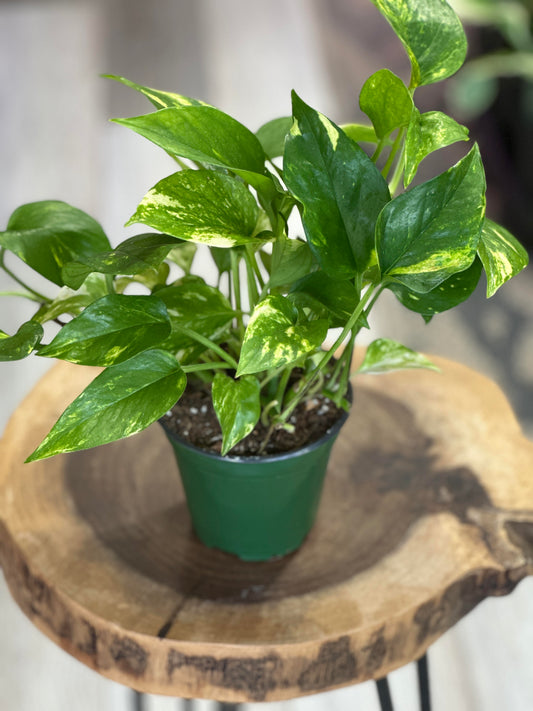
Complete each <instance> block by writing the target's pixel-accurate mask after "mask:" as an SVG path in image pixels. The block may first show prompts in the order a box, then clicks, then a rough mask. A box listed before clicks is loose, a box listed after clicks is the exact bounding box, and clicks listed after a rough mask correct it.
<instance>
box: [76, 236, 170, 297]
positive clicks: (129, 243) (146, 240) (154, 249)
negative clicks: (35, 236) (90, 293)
mask: <svg viewBox="0 0 533 711" xmlns="http://www.w3.org/2000/svg"><path fill="white" fill-rule="evenodd" d="M176 244H179V243H177V240H176V239H175V238H174V237H170V236H169V235H158V234H153V233H146V234H142V235H135V237H130V238H129V239H127V240H124V242H121V243H120V244H119V245H118V246H117V247H116V248H115V249H113V250H111V251H108V252H102V253H100V254H95V255H94V256H88V257H85V258H83V259H80V260H79V261H77V262H69V263H68V264H65V266H64V267H63V269H62V276H63V280H64V282H65V284H67V285H68V286H70V287H71V288H72V289H78V288H79V287H80V286H81V285H82V284H83V282H84V281H85V279H86V278H87V276H88V275H89V274H91V273H93V272H98V273H100V274H128V275H131V274H141V273H142V272H145V271H146V270H147V269H154V268H157V267H159V265H160V264H161V262H162V261H163V260H164V259H165V257H166V256H167V254H168V253H169V252H170V250H171V249H172V248H173V247H176Z"/></svg>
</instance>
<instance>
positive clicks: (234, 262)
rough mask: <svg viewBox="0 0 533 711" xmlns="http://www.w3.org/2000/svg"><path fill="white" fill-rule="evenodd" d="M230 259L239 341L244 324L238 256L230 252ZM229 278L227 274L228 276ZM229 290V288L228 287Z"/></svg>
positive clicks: (242, 333)
mask: <svg viewBox="0 0 533 711" xmlns="http://www.w3.org/2000/svg"><path fill="white" fill-rule="evenodd" d="M230 259H231V279H230V282H231V284H232V286H233V296H234V301H235V311H236V312H237V328H238V331H239V336H240V340H241V341H242V339H243V337H244V322H243V320H242V302H241V282H240V274H239V255H238V254H237V252H235V251H234V250H231V251H230ZM228 277H229V274H228ZM230 288H231V287H230Z"/></svg>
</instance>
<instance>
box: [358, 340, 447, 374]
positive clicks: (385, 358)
mask: <svg viewBox="0 0 533 711" xmlns="http://www.w3.org/2000/svg"><path fill="white" fill-rule="evenodd" d="M405 368H429V369H430V370H437V371H438V370H439V368H437V366H436V365H434V364H433V363H432V362H431V361H430V360H429V359H428V358H426V356H424V355H422V353H417V352H416V351H412V350H411V349H410V348H406V347H405V346H402V344H401V343H398V342H397V341H391V340H390V339H388V338H378V339H377V340H376V341H373V342H372V343H371V344H370V345H369V346H368V348H367V351H366V354H365V357H364V360H363V362H362V364H361V366H360V367H359V368H358V370H357V372H358V373H368V374H378V373H388V372H389V371H391V370H403V369H405Z"/></svg>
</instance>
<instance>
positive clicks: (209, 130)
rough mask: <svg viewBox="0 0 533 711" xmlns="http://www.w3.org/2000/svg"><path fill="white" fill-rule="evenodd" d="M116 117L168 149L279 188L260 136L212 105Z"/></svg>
mask: <svg viewBox="0 0 533 711" xmlns="http://www.w3.org/2000/svg"><path fill="white" fill-rule="evenodd" d="M113 120H114V121H115V123H119V124H121V125H122V126H126V127H128V128H131V129H132V130H133V131H135V132H136V133H138V134H140V135H141V136H144V138H147V139H148V140H149V141H152V143H155V144H156V145H157V146H159V147H160V148H163V149H164V150H165V151H167V152H168V153H171V154H173V155H177V156H180V157H182V158H189V159H190V160H193V161H199V162H200V163H207V164H208V165H214V166H219V167H221V168H229V169H230V170H232V171H233V172H234V173H237V174H238V175H239V176H240V177H241V178H242V179H243V180H245V181H246V182H248V183H250V185H253V186H254V187H255V188H257V189H258V190H261V191H263V192H265V193H267V194H274V193H275V192H276V187H275V185H274V183H273V181H272V178H271V177H270V176H269V175H266V174H265V153H264V151H263V148H262V146H261V143H260V142H259V139H258V138H257V136H255V135H254V134H253V133H252V132H251V131H250V130H248V129H247V128H246V127H245V126H243V125H242V124H241V123H239V122H238V121H236V120H235V119H234V118H232V117H231V116H228V114H225V113H223V112H222V111H219V110H218V109H215V108H213V107H212V106H181V107H171V108H166V109H160V110H159V111H154V112H153V113H151V114H146V115H144V116H136V117H133V118H124V119H113Z"/></svg>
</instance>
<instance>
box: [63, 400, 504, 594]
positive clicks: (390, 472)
mask: <svg viewBox="0 0 533 711" xmlns="http://www.w3.org/2000/svg"><path fill="white" fill-rule="evenodd" d="M368 427H370V428H371V429H372V440H371V441H368V440H367V437H366V432H367V428H368ZM387 443H388V444H387ZM157 444H159V440H158V442H157ZM157 444H156V442H149V443H147V444H146V447H149V448H150V452H151V455H150V457H149V458H148V459H147V458H146V457H145V456H143V454H142V450H141V451H140V452H139V453H138V454H139V456H136V457H132V456H131V453H130V455H129V456H124V450H125V448H126V447H128V448H130V452H131V447H132V445H134V442H133V441H131V440H130V441H128V442H127V443H117V444H115V445H112V446H109V447H105V448H100V449H99V450H93V451H90V452H84V453H78V454H77V455H75V456H70V457H69V458H68V461H67V465H66V483H67V487H68V490H69V491H70V493H71V495H72V498H73V500H74V502H75V504H76V506H77V509H78V511H79V513H80V515H81V516H82V517H83V518H84V519H85V521H86V522H87V523H88V524H89V525H90V526H91V527H92V529H93V530H94V532H95V533H96V535H97V536H98V537H99V538H100V539H101V540H102V542H103V543H104V545H105V546H106V548H110V549H111V550H113V551H114V552H115V553H116V555H118V556H119V557H120V558H121V559H122V560H123V561H124V562H125V563H127V565H129V566H131V567H132V568H134V569H135V570H136V571H137V572H140V573H142V574H143V575H145V576H147V577H148V578H150V579H151V580H154V581H157V582H158V583H162V584H164V585H167V586H168V587H169V588H171V589H172V590H174V591H176V592H178V593H181V594H185V595H186V596H188V597H197V598H201V599H208V600H216V601H226V602H235V601H243V602H250V603H253V602H263V601H265V600H276V599H281V598H286V597H288V596H291V595H302V594H305V593H308V592H313V591H315V590H320V589H321V588H324V587H328V586H331V585H336V584H338V583H341V582H343V581H345V580H346V579H349V578H352V577H353V576H354V575H356V574H358V573H360V572H362V571H364V570H366V569H368V568H370V567H372V566H374V565H376V564H377V563H378V562H379V561H380V560H381V559H382V558H383V557H384V556H386V555H387V554H389V553H391V552H392V551H393V550H394V549H395V548H396V547H397V546H401V544H402V540H403V539H404V537H405V535H406V534H407V532H408V530H409V528H410V526H411V525H412V524H413V523H414V522H415V521H416V520H417V519H418V518H419V517H421V516H424V515H428V514H432V513H439V512H443V511H448V512H451V513H453V514H454V515H455V516H456V517H457V518H458V519H459V520H460V521H461V522H463V523H469V519H468V516H467V511H468V510H469V509H471V508H475V509H482V508H491V507H492V504H491V501H490V498H489V497H488V495H487V493H486V492H485V490H484V489H483V487H482V486H481V484H480V483H479V481H478V480H477V478H476V476H475V475H474V473H473V472H472V471H470V470H469V469H467V468H466V467H457V468H451V469H446V468H441V467H439V464H438V460H437V457H436V456H435V453H434V442H433V440H432V438H430V437H428V436H427V435H426V434H425V433H424V432H423V430H421V429H420V427H419V426H418V425H417V423H416V421H415V417H414V415H413V413H412V412H411V411H410V410H409V408H408V407H406V406H405V405H403V404H402V403H399V402H398V401H396V400H394V399H392V398H390V397H388V396H386V395H384V394H380V393H376V392H371V391H368V390H365V388H364V387H361V388H359V389H358V390H357V396H356V401H355V404H354V412H353V414H352V416H351V417H350V420H349V422H348V424H347V425H346V427H345V429H344V430H343V432H341V435H340V437H339V440H338V442H337V444H336V447H335V450H334V455H333V458H332V461H331V465H330V469H329V472H328V477H327V479H326V485H325V491H324V497H323V501H322V505H321V508H320V512H319V516H318V520H317V523H316V526H315V527H314V529H313V531H312V532H311V534H310V535H309V536H308V538H307V540H306V541H305V543H304V545H303V546H302V548H301V549H300V550H299V551H297V552H296V553H294V554H292V555H289V556H286V557H284V558H281V559H275V560H272V561H268V562H265V563H247V562H242V561H240V560H239V559H238V558H236V557H234V556H231V555H228V554H226V553H223V552H220V551H217V550H214V549H209V548H206V547H205V546H204V545H203V544H202V543H200V541H199V540H198V539H197V538H196V536H195V535H194V533H193V531H192V526H191V521H190V517H189V514H188V511H187V508H186V504H185V501H184V498H183V491H182V488H181V484H180V483H179V478H178V474H177V471H176V469H175V464H174V459H173V457H172V452H171V450H170V448H169V447H168V446H166V443H164V442H163V440H162V439H161V443H160V446H159V447H158V446H157ZM81 470H82V471H83V474H80V471H81ZM288 566H289V567H290V575H285V574H284V573H285V571H286V569H287V567H288Z"/></svg>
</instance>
